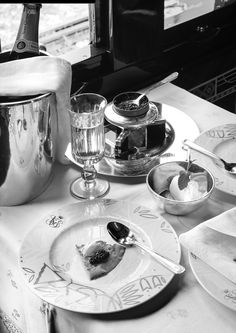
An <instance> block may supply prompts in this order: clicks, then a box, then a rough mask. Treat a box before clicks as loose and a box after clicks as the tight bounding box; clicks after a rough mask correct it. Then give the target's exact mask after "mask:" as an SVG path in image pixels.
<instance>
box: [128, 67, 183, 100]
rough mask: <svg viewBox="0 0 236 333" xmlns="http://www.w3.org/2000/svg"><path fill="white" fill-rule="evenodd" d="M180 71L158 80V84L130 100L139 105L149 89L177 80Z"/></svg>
mask: <svg viewBox="0 0 236 333" xmlns="http://www.w3.org/2000/svg"><path fill="white" fill-rule="evenodd" d="M178 75H179V73H178V72H174V73H171V74H170V75H168V76H167V77H165V78H164V79H162V80H161V81H158V82H157V83H156V84H154V85H152V86H151V87H150V88H148V89H147V90H146V91H145V94H141V95H140V96H139V97H137V98H135V99H132V100H130V101H129V102H130V103H132V104H135V105H137V106H139V102H140V100H141V99H142V98H143V97H144V96H146V95H147V94H148V93H149V91H151V90H152V89H154V88H157V87H159V86H162V85H163V84H166V83H169V82H171V81H173V80H175V79H176V78H177V77H178Z"/></svg>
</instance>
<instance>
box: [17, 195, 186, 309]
mask: <svg viewBox="0 0 236 333" xmlns="http://www.w3.org/2000/svg"><path fill="white" fill-rule="evenodd" d="M93 201H94V202H98V201H99V202H101V201H102V202H104V201H108V202H109V201H110V202H115V203H117V202H118V203H119V202H124V203H125V202H127V201H126V200H116V199H108V198H106V199H104V198H100V199H96V200H93ZM129 203H131V204H132V205H133V207H134V206H136V207H141V208H145V209H148V211H149V212H151V213H152V212H153V213H154V214H155V215H156V218H161V219H162V220H163V221H164V222H165V223H166V224H167V225H168V228H170V229H171V232H172V233H173V236H174V238H175V241H176V248H175V251H177V253H178V262H180V261H181V257H182V248H181V245H180V242H179V240H178V235H177V233H176V231H175V229H174V228H173V226H172V225H171V224H170V222H168V221H167V220H166V219H165V218H164V217H163V216H161V215H160V214H159V213H158V212H156V211H154V210H153V209H149V208H147V206H145V205H142V204H139V203H135V202H131V201H129ZM78 204H86V203H85V202H84V201H80V202H78V203H71V204H66V205H63V206H62V207H61V208H58V209H56V210H52V211H49V212H48V214H47V215H45V216H43V217H42V218H41V219H39V220H38V222H36V224H35V225H34V226H33V227H32V228H31V229H30V230H29V231H28V233H27V234H26V235H25V237H24V240H23V241H22V244H21V246H20V250H19V255H18V267H19V269H20V273H21V275H22V277H23V280H24V283H25V284H26V285H27V287H28V288H29V289H30V290H31V291H32V292H33V293H34V294H36V295H37V296H38V297H39V298H40V299H42V300H43V301H45V302H48V303H49V304H52V305H54V306H56V307H58V308H61V309H64V310H68V311H72V312H76V313H85V314H94V315H105V314H112V313H123V312H125V311H129V310H131V309H133V308H135V307H137V306H139V305H143V304H145V303H146V302H149V301H150V300H152V299H153V298H154V297H157V296H158V294H159V293H162V292H163V291H164V290H166V288H167V287H168V286H169V285H170V284H171V283H172V281H173V280H174V278H175V274H174V273H171V272H170V273H169V274H170V278H168V281H167V283H166V284H165V286H164V287H163V288H162V289H161V290H160V291H159V292H155V293H154V294H153V295H152V296H151V297H149V298H148V299H146V300H144V301H141V302H140V303H139V304H136V305H132V306H129V307H126V308H119V309H113V310H109V311H88V310H85V311H83V310H82V309H81V308H80V309H79V310H78V309H71V308H68V307H67V306H61V305H58V304H55V302H54V301H53V302H50V300H49V299H47V297H46V298H44V297H43V296H42V295H41V294H40V292H39V291H38V290H36V289H35V288H34V287H33V286H32V284H31V283H30V282H29V281H26V277H25V276H24V270H23V267H22V249H23V247H24V244H25V242H26V241H27V237H29V235H30V234H31V232H32V231H34V229H36V228H37V226H38V225H39V224H40V222H42V221H45V219H46V218H47V217H48V216H49V215H50V214H51V213H55V212H57V211H59V210H60V211H61V210H63V209H66V208H69V206H76V205H78ZM132 224H136V223H135V221H134V222H132ZM138 227H140V226H139V225H138ZM141 229H142V228H141ZM65 230H66V229H64V231H65ZM138 278H139V276H138ZM136 280H137V279H134V280H130V281H128V283H127V284H130V283H132V282H135V281H136ZM123 287H124V286H120V287H119V288H118V289H117V290H119V289H121V288H123ZM95 289H96V287H95Z"/></svg>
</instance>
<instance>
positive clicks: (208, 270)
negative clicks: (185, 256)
mask: <svg viewBox="0 0 236 333" xmlns="http://www.w3.org/2000/svg"><path fill="white" fill-rule="evenodd" d="M189 263H190V267H191V269H192V271H193V274H194V275H195V277H196V279H197V281H198V282H199V284H200V285H201V286H202V287H203V289H205V290H206V292H207V293H208V294H209V295H211V296H212V297H213V298H215V299H216V300H217V301H218V302H220V303H221V304H223V305H225V306H227V307H228V308H230V309H231V310H234V311H236V285H235V283H233V282H231V281H230V280H229V279H227V278H226V277H225V276H224V275H222V274H220V273H219V272H217V271H216V270H215V269H213V268H212V267H210V266H209V265H207V264H206V263H205V262H203V261H202V260H201V259H199V258H198V257H197V256H195V255H194V254H193V253H189Z"/></svg>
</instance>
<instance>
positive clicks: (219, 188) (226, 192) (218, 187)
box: [194, 123, 236, 197]
mask: <svg viewBox="0 0 236 333" xmlns="http://www.w3.org/2000/svg"><path fill="white" fill-rule="evenodd" d="M227 126H234V127H235V130H236V123H225V124H221V125H217V126H214V127H211V128H209V129H207V130H205V131H203V132H201V133H200V134H199V135H198V136H197V137H196V138H195V139H194V142H195V143H197V144H199V142H198V140H199V139H200V138H202V137H204V136H206V135H207V133H208V132H209V131H212V130H217V129H223V128H224V127H227ZM235 138H236V136H235ZM222 142H223V141H222ZM204 148H206V149H207V147H206V146H205V145H204ZM199 154H200V153H199ZM202 156H203V155H202ZM202 160H204V156H203V158H202V159H201V161H202ZM203 165H205V163H204V162H203ZM215 167H217V166H215ZM209 170H210V171H211V172H212V174H213V175H214V170H212V168H211V166H210V167H209ZM222 173H223V172H222ZM225 175H226V178H228V177H230V175H228V174H227V173H226V174H225ZM214 177H215V176H214ZM215 178H216V177H215ZM231 179H233V178H231ZM235 179H236V178H235ZM215 188H216V190H217V191H219V192H221V193H224V194H227V195H230V196H233V197H235V196H236V192H235V193H234V192H232V190H231V191H226V190H225V189H224V188H223V189H222V188H221V187H220V185H218V183H217V182H216V181H215Z"/></svg>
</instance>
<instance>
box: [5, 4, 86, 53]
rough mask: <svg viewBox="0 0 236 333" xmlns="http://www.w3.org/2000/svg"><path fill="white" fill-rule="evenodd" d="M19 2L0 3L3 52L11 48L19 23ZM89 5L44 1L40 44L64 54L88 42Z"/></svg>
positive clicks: (50, 51) (50, 50) (40, 24)
mask: <svg viewBox="0 0 236 333" xmlns="http://www.w3.org/2000/svg"><path fill="white" fill-rule="evenodd" d="M22 10H23V5H22V4H21V3H14V4H13V3H11V4H8V3H3V4H0V39H1V45H2V51H4V50H9V49H11V48H12V46H13V44H14V41H15V38H16V35H17V31H18V27H19V24H20V19H21V14H22ZM88 13H89V10H88V4H86V3H82V4H71V3H69V4H67V3H56V4H55V3H53V4H52V3H43V4H42V8H41V10H40V21H39V43H40V44H41V45H44V46H45V47H46V50H47V52H49V53H50V54H52V55H60V54H65V53H67V52H68V51H71V50H74V49H75V48H81V47H83V46H85V45H88V44H89V36H90V34H89V22H88Z"/></svg>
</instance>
